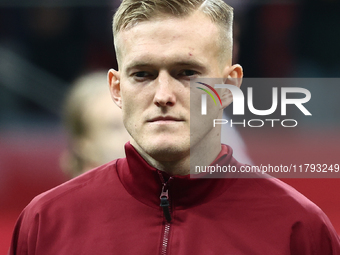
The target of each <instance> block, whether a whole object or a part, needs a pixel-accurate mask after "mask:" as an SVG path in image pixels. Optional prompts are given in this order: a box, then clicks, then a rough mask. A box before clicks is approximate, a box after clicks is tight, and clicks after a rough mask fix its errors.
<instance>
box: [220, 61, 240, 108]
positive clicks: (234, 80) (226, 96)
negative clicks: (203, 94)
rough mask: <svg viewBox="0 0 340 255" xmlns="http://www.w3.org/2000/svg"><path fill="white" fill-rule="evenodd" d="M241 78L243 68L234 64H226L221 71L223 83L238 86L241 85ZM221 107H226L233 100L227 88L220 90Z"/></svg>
mask: <svg viewBox="0 0 340 255" xmlns="http://www.w3.org/2000/svg"><path fill="white" fill-rule="evenodd" d="M242 79H243V68H242V66H240V65H238V64H236V65H233V66H227V67H226V68H225V69H224V72H223V83H224V84H228V85H234V86H236V87H238V88H240V87H241V84H242ZM221 100H222V108H223V109H224V108H226V107H227V106H228V105H230V104H231V103H232V102H233V95H232V93H231V92H230V90H229V89H223V90H222V92H221Z"/></svg>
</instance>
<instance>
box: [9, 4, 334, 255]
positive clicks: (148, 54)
mask: <svg viewBox="0 0 340 255" xmlns="http://www.w3.org/2000/svg"><path fill="white" fill-rule="evenodd" d="M231 27H232V9H231V8H230V7H229V6H228V5H226V4H225V3H224V2H223V1H222V0H221V1H218V0H213V1H212V0H210V1H209V0H206V1H203V0H186V1H179V0H126V1H123V2H122V4H121V6H120V8H119V9H118V11H117V13H116V15H115V18H114V39H115V47H116V53H117V59H118V64H119V71H115V70H110V71H109V75H108V77H109V83H110V90H111V95H112V98H113V100H114V101H115V103H116V104H117V105H118V106H119V107H120V108H121V109H122V112H123V120H124V124H125V127H126V129H127V130H128V132H129V133H130V135H131V137H132V139H131V143H128V144H127V145H126V147H125V149H126V158H125V159H119V160H116V161H113V162H111V163H108V164H106V165H104V166H101V167H99V168H97V169H95V170H93V171H90V172H88V173H86V174H84V175H81V176H80V177H78V178H75V179H73V180H71V181H70V182H67V183H65V184H63V185H61V186H59V187H57V188H55V189H53V190H51V191H48V192H46V193H44V194H42V195H40V196H38V197H37V198H35V199H34V200H33V201H32V202H31V203H30V205H28V207H27V208H26V209H25V210H24V212H23V213H22V214H21V216H20V218H19V220H18V223H17V225H16V228H15V231H14V236H13V242H12V246H11V250H10V254H30V255H31V254H49V255H50V254H148V255H149V254H176V255H183V254H271V255H272V254H323V255H324V254H340V245H339V239H338V237H337V235H336V233H335V231H334V229H333V227H332V226H331V223H330V222H329V220H328V219H327V217H326V216H325V215H324V214H323V213H322V212H321V210H320V209H319V208H317V207H316V206H315V205H314V204H312V203H311V202H310V201H309V200H307V199H306V198H305V197H303V196H302V195H301V194H299V193H298V192H297V191H295V190H293V189H292V188H290V187H288V186H287V185H285V184H283V183H282V182H280V181H278V180H276V179H244V178H242V179H231V178H227V179H225V178H221V179H217V178H216V179H201V178H190V176H189V175H188V174H189V169H190V161H194V162H198V163H199V165H209V164H212V165H214V164H220V165H231V166H233V167H237V168H240V167H241V166H242V164H240V163H238V162H237V161H236V160H235V159H234V158H233V157H232V149H231V148H230V147H228V146H225V145H222V146H221V144H220V140H219V139H220V138H219V135H220V134H219V132H220V131H219V130H218V129H216V128H212V126H211V123H210V124H207V123H202V125H201V126H200V127H193V129H194V130H192V129H190V124H191V123H190V121H191V122H192V120H191V117H192V116H190V99H189V97H190V96H192V95H193V96H194V97H193V100H194V102H195V100H196V99H197V100H196V101H198V97H197V98H196V96H197V93H196V92H195V91H196V90H195V91H194V90H193V89H191V88H190V79H191V78H205V77H218V78H222V79H223V80H226V79H230V78H235V79H236V80H240V79H241V77H242V68H241V67H240V66H239V65H231V48H232V47H231V45H232V44H231V41H232V38H231V34H232V31H231ZM235 85H236V86H240V83H239V82H236V83H235ZM220 93H221V94H220V95H221V105H222V106H220V107H217V108H213V110H212V112H211V115H212V116H213V117H215V116H216V117H217V116H222V110H223V108H224V107H226V106H227V105H228V104H230V102H231V97H230V92H228V90H221V91H220Z"/></svg>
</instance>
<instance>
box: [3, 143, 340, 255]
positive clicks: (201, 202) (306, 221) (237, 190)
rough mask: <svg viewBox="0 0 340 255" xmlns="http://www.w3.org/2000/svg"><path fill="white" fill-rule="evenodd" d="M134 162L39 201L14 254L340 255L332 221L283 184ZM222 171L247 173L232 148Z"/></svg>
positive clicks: (18, 233)
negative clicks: (198, 175) (180, 172)
mask: <svg viewBox="0 0 340 255" xmlns="http://www.w3.org/2000/svg"><path fill="white" fill-rule="evenodd" d="M126 155H127V158H124V159H118V160H115V161H113V162H111V163H108V164H106V165H104V166H101V167H98V168H97V169H94V170H92V171H90V172H88V173H85V174H84V175H82V176H79V177H77V178H75V179H73V180H70V181H69V182H66V183H64V184H62V185H61V186H58V187H56V188H54V189H52V190H50V191H47V192H45V193H43V194H41V195H39V196H38V197H36V198H35V199H34V200H33V201H32V202H31V203H30V204H29V205H28V206H27V207H26V208H25V209H24V211H23V212H22V214H21V216H20V218H19V219H18V222H17V224H16V227H15V230H14V234H13V240H12V244H11V248H10V252H9V254H10V255H14V254H17V255H24V254H25V255H26V254H27V255H33V254H34V255H57V254H58V255H97V254H98V255H106V254H110V255H113V254H122V255H130V254H131V255H157V254H169V255H170V254H172V255H199V254H202V255H211V254H218V255H256V254H259V255H276V254H277V255H284V254H287V255H288V254H293V255H302V254H315V255H328V254H340V245H339V238H338V236H337V235H336V232H335V230H334V229H333V227H332V225H331V223H330V222H329V220H328V218H327V217H326V216H325V215H324V213H323V212H322V211H321V210H320V209H319V208H318V207H317V206H316V205H314V204H313V203H312V202H310V201H309V200H308V199H306V198H305V197H304V196H303V195H301V194H300V193H298V192H297V191H296V190H294V189H293V188H291V187H290V186H288V185H286V184H284V183H282V182H281V181H279V180H277V179H264V178H262V179H190V177H189V176H173V177H170V176H168V175H166V174H164V173H161V172H160V171H158V170H156V169H154V168H153V167H151V166H149V165H148V164H147V163H146V162H145V161H144V160H143V159H142V157H141V156H140V155H139V154H138V153H137V151H136V150H135V149H134V148H133V147H132V146H131V145H130V144H129V143H128V144H127V145H126ZM216 163H218V164H220V165H222V164H223V165H229V164H230V165H232V166H236V167H237V168H239V167H240V166H241V164H240V163H238V162H237V161H236V160H235V159H234V158H233V157H232V149H231V148H230V147H227V146H222V151H221V153H220V155H219V156H218V157H217V159H216V160H215V161H214V163H213V164H216ZM160 204H162V207H161V206H160Z"/></svg>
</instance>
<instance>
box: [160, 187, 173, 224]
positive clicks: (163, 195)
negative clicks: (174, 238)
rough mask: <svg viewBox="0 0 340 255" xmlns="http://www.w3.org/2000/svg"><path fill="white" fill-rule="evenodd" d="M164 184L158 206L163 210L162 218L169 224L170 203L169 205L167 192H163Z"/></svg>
mask: <svg viewBox="0 0 340 255" xmlns="http://www.w3.org/2000/svg"><path fill="white" fill-rule="evenodd" d="M165 186H166V184H165V183H164V184H163V188H162V193H161V196H160V197H159V198H160V199H161V204H160V206H161V207H162V208H163V213H164V217H165V219H166V221H167V222H171V214H170V203H169V190H165Z"/></svg>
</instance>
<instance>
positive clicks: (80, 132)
mask: <svg viewBox="0 0 340 255" xmlns="http://www.w3.org/2000/svg"><path fill="white" fill-rule="evenodd" d="M63 117H64V126H65V128H66V131H67V134H68V149H67V150H66V151H65V152H64V153H63V155H62V158H61V167H62V169H63V170H64V172H65V173H67V174H68V175H69V176H71V177H75V176H77V175H79V174H82V173H84V172H86V171H88V170H90V169H93V168H95V167H97V166H100V165H103V164H105V163H108V162H109V161H111V160H113V159H116V158H122V157H125V153H124V149H123V147H124V144H125V143H126V142H127V141H129V135H128V133H127V131H126V129H125V128H124V125H123V121H122V113H121V110H120V109H119V108H118V107H116V106H115V105H114V103H113V102H112V99H111V96H110V92H109V88H108V85H107V73H106V72H104V71H97V72H92V73H89V74H86V75H83V76H81V77H79V78H78V79H76V81H75V82H74V85H73V86H72V88H71V89H70V91H69V93H68V95H67V97H66V100H65V104H64V109H63Z"/></svg>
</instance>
